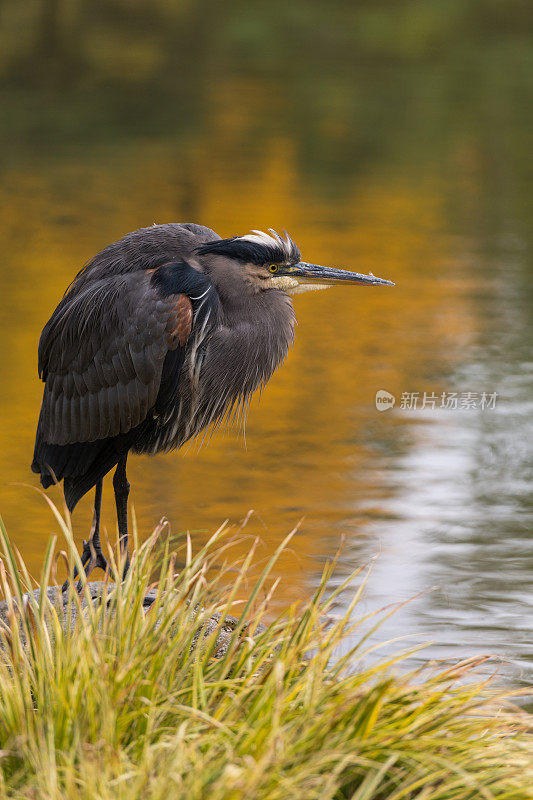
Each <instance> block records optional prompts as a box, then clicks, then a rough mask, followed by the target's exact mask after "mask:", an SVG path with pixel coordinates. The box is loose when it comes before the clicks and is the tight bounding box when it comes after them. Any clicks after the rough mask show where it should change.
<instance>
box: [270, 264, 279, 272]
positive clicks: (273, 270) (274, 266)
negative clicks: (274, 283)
mask: <svg viewBox="0 0 533 800" xmlns="http://www.w3.org/2000/svg"><path fill="white" fill-rule="evenodd" d="M268 271H269V272H277V271H278V265H277V264H269V265H268Z"/></svg>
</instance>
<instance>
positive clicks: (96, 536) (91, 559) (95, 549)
mask: <svg viewBox="0 0 533 800" xmlns="http://www.w3.org/2000/svg"><path fill="white" fill-rule="evenodd" d="M102 483H103V480H102V478H100V480H99V481H98V483H97V484H96V487H95V490H94V512H93V524H92V527H91V534H90V536H89V539H88V540H87V541H86V540H85V539H84V540H83V551H82V554H81V563H82V565H83V569H84V571H85V574H86V575H88V574H89V573H90V572H91V571H92V570H93V569H94V568H95V567H101V569H103V570H106V569H107V561H106V559H105V556H104V554H103V553H102V545H101V542H100V511H101V508H102ZM78 574H79V573H78V567H77V566H75V567H74V574H73V576H72V577H73V580H76V578H77V577H78ZM68 583H69V582H68V578H67V580H66V581H65V583H64V584H63V586H62V591H63V592H65V591H66V589H67V586H68ZM80 590H81V584H78V591H80Z"/></svg>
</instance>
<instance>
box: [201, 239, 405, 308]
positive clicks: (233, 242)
mask: <svg viewBox="0 0 533 800" xmlns="http://www.w3.org/2000/svg"><path fill="white" fill-rule="evenodd" d="M197 253H198V254H200V255H211V256H214V257H216V256H218V260H215V261H213V260H212V261H211V262H210V263H209V265H208V269H209V271H210V272H213V273H215V279H216V273H217V272H218V273H222V275H221V276H220V277H221V278H222V280H223V281H226V282H227V281H230V282H231V278H232V277H234V276H235V274H236V273H237V274H238V276H239V279H240V280H241V282H242V279H243V278H244V281H245V282H246V283H247V284H248V285H249V286H250V287H251V288H252V289H253V290H254V291H260V290H264V289H273V288H274V289H281V290H283V291H284V292H286V293H287V294H296V293H298V292H305V291H309V290H316V289H326V288H328V287H329V286H333V285H335V284H337V283H339V284H346V285H347V284H354V285H359V286H377V285H385V286H394V284H393V283H392V281H387V280H384V279H383V278H376V277H375V276H374V275H372V273H370V274H368V275H364V274H362V273H359V272H350V271H348V270H344V269H336V268H333V267H321V266H319V265H318V264H310V263H308V262H307V261H302V260H301V255H300V250H299V249H298V247H297V245H296V244H295V243H294V242H293V240H292V239H291V238H290V236H289V235H288V234H287V233H285V238H283V237H282V236H280V235H279V234H278V233H276V231H274V230H272V229H271V228H270V229H269V232H268V233H264V232H263V231H257V230H254V231H252V232H251V233H249V234H247V235H246V236H233V237H231V238H230V239H217V240H215V241H212V242H207V243H206V244H204V245H202V246H201V247H199V248H198V249H197ZM217 282H218V281H217Z"/></svg>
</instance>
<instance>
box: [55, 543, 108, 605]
mask: <svg viewBox="0 0 533 800" xmlns="http://www.w3.org/2000/svg"><path fill="white" fill-rule="evenodd" d="M81 563H82V565H83V571H84V572H85V575H86V576H88V575H89V573H91V572H92V571H93V569H94V568H95V567H100V569H103V570H104V572H105V571H106V570H107V560H106V558H105V556H104V554H103V553H102V550H101V547H100V545H99V544H98V547H97V548H96V547H95V546H94V542H93V539H92V536H91V538H90V539H89V540H85V539H84V540H83V550H82V553H81ZM78 575H79V572H78V568H77V566H75V567H74V574H73V576H72V580H76V578H77V577H78ZM68 584H69V579H68V578H67V580H66V581H65V582H64V584H63V586H62V587H61V591H62V592H65V591H66V590H67V587H68ZM76 589H77V591H78V594H79V593H80V592H81V589H82V584H81V581H78V585H77V586H76Z"/></svg>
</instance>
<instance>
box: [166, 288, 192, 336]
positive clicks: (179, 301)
mask: <svg viewBox="0 0 533 800" xmlns="http://www.w3.org/2000/svg"><path fill="white" fill-rule="evenodd" d="M172 312H173V313H172V314H171V318H170V320H169V327H168V328H167V330H168V332H169V335H170V337H171V341H172V342H175V341H176V339H177V340H178V342H179V344H180V346H181V347H184V346H185V345H186V344H187V340H188V338H189V336H190V333H191V328H192V303H191V301H190V300H189V298H188V297H187V295H186V294H178V295H177V297H176V302H175V303H174V304H173V307H172Z"/></svg>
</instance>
